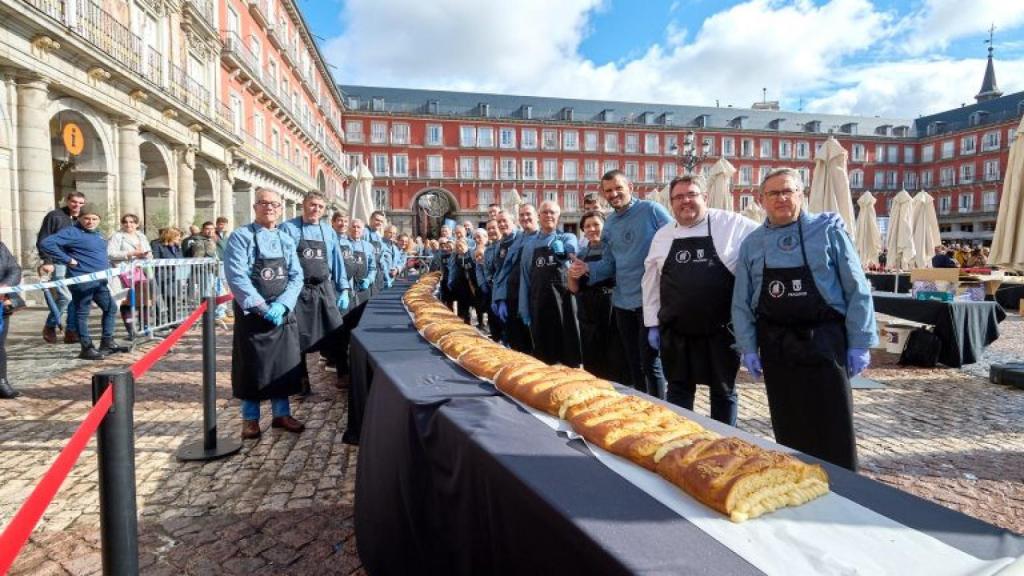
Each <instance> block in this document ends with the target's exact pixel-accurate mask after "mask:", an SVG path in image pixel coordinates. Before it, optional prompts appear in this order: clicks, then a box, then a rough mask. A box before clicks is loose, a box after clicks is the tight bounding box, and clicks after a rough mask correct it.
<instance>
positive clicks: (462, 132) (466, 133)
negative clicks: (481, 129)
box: [459, 126, 476, 148]
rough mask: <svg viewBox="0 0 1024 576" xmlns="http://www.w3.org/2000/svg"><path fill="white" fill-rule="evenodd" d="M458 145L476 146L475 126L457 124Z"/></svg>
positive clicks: (465, 146) (464, 146)
mask: <svg viewBox="0 0 1024 576" xmlns="http://www.w3.org/2000/svg"><path fill="white" fill-rule="evenodd" d="M459 146H462V147H463V148H473V147H475V146H476V126H459Z"/></svg>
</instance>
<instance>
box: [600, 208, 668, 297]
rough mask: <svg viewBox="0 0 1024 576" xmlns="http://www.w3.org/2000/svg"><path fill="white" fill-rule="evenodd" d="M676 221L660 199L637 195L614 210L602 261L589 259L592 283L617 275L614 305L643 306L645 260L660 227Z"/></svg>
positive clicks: (606, 225) (607, 224) (605, 234)
mask: <svg viewBox="0 0 1024 576" xmlns="http://www.w3.org/2000/svg"><path fill="white" fill-rule="evenodd" d="M671 221H672V216H671V215H669V213H668V210H666V209H665V207H664V206H662V205H661V204H658V203H657V202H651V201H650V200H638V199H636V198H634V199H633V200H632V201H630V203H629V205H627V206H626V208H624V209H623V210H622V211H616V212H612V213H611V214H610V215H609V216H608V219H607V220H606V221H605V223H604V230H603V231H602V232H601V243H602V244H603V245H604V253H603V254H602V256H601V259H600V260H597V261H595V262H589V263H588V268H589V270H590V273H589V276H590V282H591V283H595V284H596V283H598V282H601V281H602V280H606V279H608V278H612V277H614V278H615V289H614V290H613V291H612V305H613V306H615V307H616V308H622V309H624V310H636V309H638V308H641V307H642V306H643V289H642V287H641V282H642V281H643V277H644V259H645V258H647V252H649V251H650V249H651V240H652V239H653V238H654V233H655V232H657V231H658V229H659V228H661V227H662V226H664V225H665V224H668V223H669V222H671Z"/></svg>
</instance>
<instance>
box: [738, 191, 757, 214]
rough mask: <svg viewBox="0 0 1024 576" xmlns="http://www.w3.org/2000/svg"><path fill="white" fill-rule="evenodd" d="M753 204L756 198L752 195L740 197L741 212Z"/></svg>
mask: <svg viewBox="0 0 1024 576" xmlns="http://www.w3.org/2000/svg"><path fill="white" fill-rule="evenodd" d="M753 203H754V197H753V196H752V195H750V194H741V195H740V210H741V211H743V210H746V209H747V208H749V207H750V205H751V204H753Z"/></svg>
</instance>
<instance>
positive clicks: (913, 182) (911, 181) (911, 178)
mask: <svg viewBox="0 0 1024 576" xmlns="http://www.w3.org/2000/svg"><path fill="white" fill-rule="evenodd" d="M903 187H904V188H906V189H907V190H917V172H910V171H908V172H904V173H903Z"/></svg>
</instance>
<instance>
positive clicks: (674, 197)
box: [672, 190, 703, 202]
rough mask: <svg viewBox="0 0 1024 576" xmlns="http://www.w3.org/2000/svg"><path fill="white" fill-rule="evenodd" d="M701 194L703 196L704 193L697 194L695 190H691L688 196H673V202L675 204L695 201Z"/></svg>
mask: <svg viewBox="0 0 1024 576" xmlns="http://www.w3.org/2000/svg"><path fill="white" fill-rule="evenodd" d="M701 194H703V192H697V191H695V190H691V191H689V192H687V193H686V194H673V195H672V201H673V202H675V201H676V200H693V199H695V198H697V197H698V196H700V195H701Z"/></svg>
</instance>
